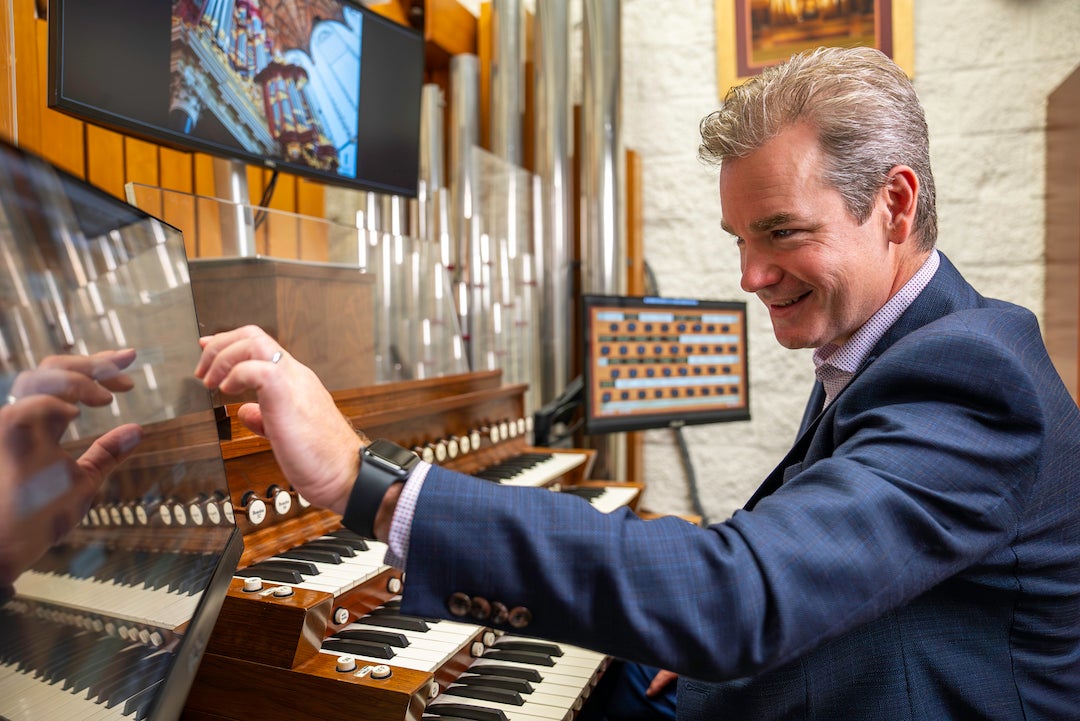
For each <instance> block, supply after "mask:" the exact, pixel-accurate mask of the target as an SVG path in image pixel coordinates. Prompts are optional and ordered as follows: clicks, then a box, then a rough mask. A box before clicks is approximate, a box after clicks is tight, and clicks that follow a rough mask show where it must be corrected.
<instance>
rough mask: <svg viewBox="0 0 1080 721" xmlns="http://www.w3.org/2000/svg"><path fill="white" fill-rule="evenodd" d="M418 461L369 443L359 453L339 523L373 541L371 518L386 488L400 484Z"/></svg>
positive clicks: (385, 443)
mask: <svg viewBox="0 0 1080 721" xmlns="http://www.w3.org/2000/svg"><path fill="white" fill-rule="evenodd" d="M419 461H420V459H419V458H417V457H416V454H415V453H413V452H412V451H410V450H407V449H405V448H402V447H401V446H399V445H397V444H396V443H391V442H390V441H387V440H382V439H380V440H377V441H373V442H372V443H371V445H369V446H367V447H365V448H361V449H360V472H359V473H357V474H356V481H355V482H354V483H353V487H352V491H351V492H350V493H349V502H348V504H347V505H346V506H345V513H344V514H343V515H342V518H341V522H342V524H343V525H344V526H345V527H346V528H348V529H349V530H350V531H353V532H355V533H358V534H360V535H361V536H364V537H366V538H375V530H374V526H375V514H376V513H378V511H379V505H380V504H381V503H382V499H383V496H385V495H386V491H387V489H388V488H390V486H392V485H394V484H395V483H398V482H399V481H404V480H405V479H406V478H408V477H409V472H410V471H412V468H413V466H415V465H416V464H417V463H418V462H419Z"/></svg>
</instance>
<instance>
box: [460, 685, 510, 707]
mask: <svg viewBox="0 0 1080 721" xmlns="http://www.w3.org/2000/svg"><path fill="white" fill-rule="evenodd" d="M446 692H447V693H452V694H454V695H455V696H464V697H465V698H475V699H478V700H480V701H494V702H495V703H505V704H509V705H511V706H524V705H525V701H524V700H522V698H521V694H519V693H518V692H517V691H511V690H510V689H506V688H495V687H492V686H473V685H460V684H451V686H450V688H448V689H446Z"/></svg>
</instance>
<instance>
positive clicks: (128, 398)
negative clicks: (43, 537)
mask: <svg viewBox="0 0 1080 721" xmlns="http://www.w3.org/2000/svg"><path fill="white" fill-rule="evenodd" d="M198 335H199V334H198V330H197V326H196V321H195V312H194V305H193V302H192V295H191V290H190V286H189V283H188V275H187V262H186V259H185V253H184V245H183V239H182V237H181V234H180V233H179V232H178V231H176V230H175V229H173V228H171V227H169V226H166V225H164V224H163V223H161V222H159V221H157V220H155V219H153V218H151V217H149V216H147V215H145V214H143V213H142V212H140V211H138V210H136V209H134V208H133V207H131V206H128V205H126V204H123V203H121V202H119V201H117V200H115V199H113V198H111V197H109V196H106V195H105V194H103V193H101V192H99V191H97V190H96V189H93V188H91V187H90V186H87V185H85V184H83V183H81V182H80V181H77V180H74V179H72V178H70V177H68V176H66V175H64V174H62V173H60V172H58V171H56V170H54V169H52V168H51V167H49V166H48V165H46V164H45V163H42V162H40V161H38V160H36V159H34V158H32V157H30V156H28V155H25V154H23V153H22V152H20V151H19V150H17V149H15V148H12V147H10V146H7V145H0V391H3V393H0V398H2V397H4V396H5V395H7V393H8V392H9V390H8V389H10V388H11V387H12V384H13V383H14V381H15V377H16V375H17V374H18V373H19V372H21V371H28V370H32V369H34V368H35V367H36V366H37V365H38V364H39V363H40V362H41V361H42V359H44V358H46V357H47V356H55V355H67V354H82V355H90V354H94V353H97V352H99V351H104V350H110V349H121V348H133V349H134V350H135V352H136V356H135V360H134V362H133V363H132V364H131V365H130V366H128V368H127V369H126V373H127V374H128V376H130V378H131V379H132V381H133V382H134V389H133V390H131V391H129V392H126V393H117V394H114V400H113V402H112V403H111V404H109V405H106V406H102V407H97V408H91V407H82V408H81V413H80V415H79V417H78V418H76V419H75V420H74V421H73V422H71V423H70V424H69V426H68V428H67V430H66V431H65V433H64V436H63V437H62V439H61V445H62V446H63V448H64V450H66V451H67V452H69V453H70V455H71V456H72V457H74V458H77V457H78V456H79V455H81V453H82V452H83V451H84V450H85V449H86V448H87V447H89V446H90V445H91V443H93V441H94V440H95V439H96V438H97V437H98V436H100V435H101V434H102V433H104V432H106V431H108V430H110V429H113V428H115V427H117V426H119V425H121V424H126V423H136V424H138V425H140V426H142V428H143V432H144V438H143V441H142V442H141V443H140V444H139V445H138V447H137V448H136V450H135V452H134V454H133V455H132V456H131V457H130V458H128V459H127V460H126V461H125V462H124V463H123V464H121V465H120V466H119V467H118V468H117V469H116V470H115V471H114V472H113V473H112V474H111V475H110V476H109V477H108V479H106V481H105V483H104V484H103V485H102V487H101V488H100V489H99V490H98V492H97V494H96V496H95V497H94V499H93V502H92V504H91V506H90V507H89V509H88V510H87V512H86V515H85V517H83V518H82V520H81V522H80V523H79V524H78V525H77V526H76V528H75V529H74V530H72V531H71V532H70V533H68V534H67V535H66V536H64V537H63V538H62V539H61V540H60V541H59V542H57V543H56V544H55V545H54V546H53V547H51V548H50V549H48V550H47V551H46V552H45V554H44V555H43V556H42V557H41V558H40V559H39V560H38V561H37V562H36V563H35V564H34V565H33V566H32V567H31V568H30V569H29V570H26V571H24V572H23V573H22V574H21V575H19V576H18V577H17V578H16V580H15V583H14V596H12V597H10V598H8V599H7V601H6V603H4V604H3V605H2V606H0V689H2V690H0V717H4V718H6V719H10V720H11V721H23V720H27V721H31V720H35V719H56V718H88V717H90V716H91V714H95V713H105V709H113V711H112V712H113V713H115V714H116V717H117V718H119V717H121V713H126V714H127V715H126V716H125V717H127V718H154V719H172V718H176V717H177V715H178V714H179V712H180V708H181V707H182V705H183V698H184V696H185V695H186V693H187V690H188V687H189V686H190V683H191V677H192V674H193V672H194V668H195V666H196V664H195V663H192V662H191V661H195V660H197V659H198V657H199V654H200V653H201V649H202V647H203V646H204V645H205V641H206V636H207V635H208V634H209V631H210V628H211V627H212V626H213V622H214V618H215V617H216V614H217V610H218V608H219V607H220V604H221V601H222V598H223V596H224V594H225V590H226V587H227V584H228V580H229V578H230V576H231V574H232V571H233V570H234V569H235V567H236V561H237V557H238V554H239V534H238V533H237V532H236V528H235V525H234V522H233V518H232V508H231V505H230V503H229V493H228V486H227V484H226V481H225V474H224V466H223V464H222V460H221V453H220V446H219V442H218V436H217V430H216V423H215V418H214V410H213V408H212V406H211V404H210V397H209V394H208V393H207V391H206V389H205V388H203V387H202V385H201V384H199V383H198V382H197V381H196V380H195V379H194V378H193V376H192V371H193V369H194V368H195V364H196V362H197V359H198V353H199V347H198V343H197V338H198ZM20 490H25V491H26V492H27V493H29V492H31V490H33V491H34V492H37V493H41V492H42V491H41V489H40V488H37V489H34V487H33V485H32V484H26V485H25V486H21V487H20ZM21 505H23V501H22V500H20V499H16V503H15V507H16V508H18V507H20V506H21ZM181 657H183V658H184V662H183V663H177V661H178V659H180V658H181ZM103 717H107V718H113V716H109V715H105V716H103ZM94 718H97V716H94Z"/></svg>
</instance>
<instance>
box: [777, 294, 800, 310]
mask: <svg viewBox="0 0 1080 721" xmlns="http://www.w3.org/2000/svg"><path fill="white" fill-rule="evenodd" d="M804 297H805V296H804V295H800V296H799V297H798V298H792V299H791V300H785V301H782V302H778V303H773V305H774V306H776V307H777V308H787V307H788V306H789V305H795V304H796V303H798V302H799V301H800V300H802V299H803V298H804Z"/></svg>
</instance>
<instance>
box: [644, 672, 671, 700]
mask: <svg viewBox="0 0 1080 721" xmlns="http://www.w3.org/2000/svg"><path fill="white" fill-rule="evenodd" d="M678 677H679V674H677V673H675V672H674V671H665V670H664V669H660V670H659V671H657V672H656V675H655V676H653V679H652V681H650V682H649V688H647V689H645V695H646V696H648V697H649V698H654V697H655V696H656V695H657V694H658V693H660V692H661V691H663V690H664V689H665V688H667V685H668V684H670V683H671V682H672V681H674V680H675V679H677V678H678Z"/></svg>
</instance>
